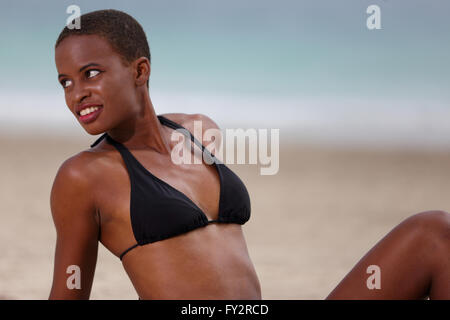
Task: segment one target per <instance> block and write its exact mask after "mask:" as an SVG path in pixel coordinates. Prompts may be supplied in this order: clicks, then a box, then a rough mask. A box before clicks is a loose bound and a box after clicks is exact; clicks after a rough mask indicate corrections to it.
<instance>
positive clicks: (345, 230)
mask: <svg viewBox="0 0 450 320" xmlns="http://www.w3.org/2000/svg"><path fill="white" fill-rule="evenodd" d="M94 140H95V139H94V138H93V137H92V136H88V135H86V137H83V138H77V139H75V138H74V139H65V140H63V139H62V138H61V137H60V138H58V137H54V138H48V137H39V136H29V137H25V136H24V137H14V138H12V137H11V136H8V135H5V134H3V135H0V146H1V157H0V177H1V180H0V191H1V193H0V197H1V198H0V214H1V220H0V237H1V241H0V246H1V257H0V299H47V298H48V294H49V292H50V287H51V281H52V272H53V254H54V248H55V238H56V233H55V230H54V226H53V221H52V219H51V212H50V202H49V195H50V189H51V186H52V183H53V179H54V177H55V174H56V171H57V170H58V167H59V165H60V164H61V163H62V162H63V161H64V160H65V159H67V158H68V157H69V156H71V155H74V154H76V153H77V152H79V151H81V150H83V149H85V148H87V147H89V144H90V143H92V142H93V141H94ZM280 152H281V154H280V171H279V173H278V174H277V175H274V176H261V175H260V174H259V169H258V166H257V165H247V166H244V165H231V168H232V169H233V170H235V171H236V173H238V175H239V176H240V177H241V178H242V180H243V181H244V182H245V183H246V185H247V187H248V190H249V193H250V196H251V201H252V218H251V220H250V222H248V223H247V224H246V225H244V232H245V236H246V239H247V245H248V249H249V252H250V256H251V258H252V260H253V262H254V265H255V268H256V271H257V273H258V276H259V279H260V282H261V287H262V294H263V298H265V299H323V298H325V297H326V296H327V294H328V293H329V292H330V291H331V290H332V289H333V288H334V287H335V286H336V285H337V283H338V282H339V281H340V279H342V277H344V276H345V274H346V273H347V272H348V271H349V270H350V269H351V268H352V267H353V266H354V264H355V263H356V262H357V261H358V260H359V259H360V258H361V257H362V256H363V255H364V254H365V253H366V252H367V251H368V250H369V249H370V248H371V247H372V246H373V245H374V244H375V243H376V242H377V241H378V240H379V239H381V237H383V236H384V235H385V234H386V233H387V232H389V231H390V230H391V229H392V228H393V227H394V226H395V225H396V224H398V223H399V222H401V221H402V220H403V219H405V218H407V217H408V216H410V215H412V214H414V213H417V212H421V211H425V210H431V209H442V210H450V197H448V192H449V190H450V151H449V152H436V151H435V152H431V151H426V152H425V151H421V152H419V151H407V150H401V149H397V150H376V149H372V150H371V149H367V148H366V149H365V150H364V149H343V148H341V149H338V148H336V149H333V148H331V147H324V146H322V147H321V146H314V145H308V144H302V145H296V146H294V145H287V144H282V145H281V148H280ZM91 299H137V295H136V293H135V291H134V289H133V287H132V285H131V282H130V281H129V279H128V277H127V275H126V273H125V271H124V270H123V268H122V265H121V263H120V260H119V259H118V258H116V257H115V256H113V255H112V254H111V253H110V252H109V251H107V250H106V249H105V248H104V247H103V246H101V245H100V247H99V258H98V262H97V270H96V274H95V279H94V284H93V288H92V294H91Z"/></svg>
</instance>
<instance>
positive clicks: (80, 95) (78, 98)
mask: <svg viewBox="0 0 450 320" xmlns="http://www.w3.org/2000/svg"><path fill="white" fill-rule="evenodd" d="M90 95H91V92H90V90H89V89H88V88H86V86H84V85H82V84H78V85H75V88H74V90H73V99H74V102H75V104H79V103H81V102H82V101H83V100H84V99H85V98H86V97H89V96H90Z"/></svg>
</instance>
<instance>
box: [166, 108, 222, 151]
mask: <svg viewBox="0 0 450 320" xmlns="http://www.w3.org/2000/svg"><path fill="white" fill-rule="evenodd" d="M162 116H164V117H166V118H167V119H169V120H172V121H174V122H176V123H178V124H180V125H181V126H183V127H184V128H186V129H187V130H189V131H190V132H191V133H192V134H193V135H194V136H195V138H197V139H198V140H199V141H202V144H204V145H207V144H208V143H210V140H205V139H207V138H206V136H205V131H206V130H210V129H216V130H220V128H219V126H218V125H217V123H216V122H214V120H212V119H211V118H210V117H208V116H206V115H204V114H201V113H194V114H187V113H165V114H162ZM196 121H200V123H201V128H202V132H201V134H202V136H201V137H200V136H198V134H199V133H198V132H196V130H194V129H195V127H194V126H195V122H196ZM214 138H215V139H217V140H214V144H215V145H216V146H220V144H221V136H220V132H219V135H218V136H217V137H216V135H214Z"/></svg>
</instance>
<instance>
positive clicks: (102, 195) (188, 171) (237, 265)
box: [87, 114, 261, 299]
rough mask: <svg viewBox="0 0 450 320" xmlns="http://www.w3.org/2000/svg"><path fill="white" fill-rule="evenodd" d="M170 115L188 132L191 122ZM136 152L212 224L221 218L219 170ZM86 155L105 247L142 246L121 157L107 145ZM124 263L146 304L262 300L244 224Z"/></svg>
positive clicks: (151, 249)
mask: <svg viewBox="0 0 450 320" xmlns="http://www.w3.org/2000/svg"><path fill="white" fill-rule="evenodd" d="M165 116H166V117H167V118H169V119H171V120H173V121H175V122H177V123H180V124H181V125H183V126H185V127H186V128H189V126H190V124H189V121H190V120H191V119H190V118H189V117H190V116H188V115H182V114H171V115H165ZM172 131H173V130H172V129H170V128H167V127H164V129H163V134H164V135H166V138H168V139H167V140H166V141H170V134H171V133H172ZM191 132H192V131H191ZM200 141H201V140H200ZM130 151H131V152H132V154H133V155H134V157H135V158H136V159H137V160H138V161H139V162H140V163H141V164H142V165H143V166H144V167H145V168H147V169H150V170H151V172H152V173H153V174H154V175H155V176H156V177H158V178H159V179H161V180H163V181H164V182H167V183H168V184H169V185H171V186H173V187H174V188H176V189H177V190H179V191H181V192H183V193H184V194H185V195H186V196H187V197H189V198H190V199H192V202H193V203H195V204H196V205H197V206H199V208H200V209H201V210H202V211H203V212H204V213H205V215H206V216H207V218H208V220H215V219H217V216H218V213H219V197H220V179H219V175H218V172H217V169H216V168H215V166H214V165H206V164H204V163H203V164H201V165H189V164H182V165H175V164H173V163H172V162H171V160H170V157H167V156H162V155H161V154H158V153H156V152H152V151H151V150H145V149H144V150H135V149H130ZM88 152H89V155H88V156H89V157H91V158H92V159H91V161H89V166H90V168H88V169H87V171H88V172H89V174H91V175H92V181H94V182H95V185H94V187H93V190H92V193H93V198H94V201H95V204H96V207H97V208H98V217H97V219H98V221H99V224H100V225H101V236H100V241H101V242H102V244H103V245H104V246H105V247H106V248H107V249H108V250H110V251H111V252H112V253H113V254H114V255H116V256H117V257H119V256H120V255H121V253H123V252H124V250H126V249H127V248H129V247H130V246H132V245H133V244H135V243H136V239H135V237H134V234H133V229H132V225H131V220H130V188H131V186H130V177H129V172H128V170H127V167H126V166H125V164H124V162H123V159H122V157H121V155H120V154H119V152H117V150H116V149H115V148H114V147H113V146H112V145H110V144H109V143H108V142H107V141H105V140H103V141H101V142H100V143H99V144H98V145H97V146H96V147H94V148H92V149H91V150H89V151H88ZM122 262H123V266H124V268H125V270H126V272H127V274H128V275H129V277H130V279H131V281H132V283H133V285H134V287H135V289H136V291H137V293H138V295H139V296H140V297H141V298H142V299H259V298H261V293H260V286H259V281H258V278H257V275H256V272H255V270H254V267H253V264H252V262H251V260H250V257H249V255H248V251H247V247H246V243H245V239H244V236H243V232H242V228H241V226H240V225H239V224H235V223H220V224H215V223H214V224H208V225H206V226H205V227H201V228H197V229H195V230H192V231H189V232H187V233H184V234H181V235H178V236H175V237H171V238H168V239H164V240H162V241H157V242H154V243H149V244H146V245H143V246H138V247H136V248H134V249H133V250H131V251H129V252H128V253H127V254H126V255H125V256H124V258H123V260H122Z"/></svg>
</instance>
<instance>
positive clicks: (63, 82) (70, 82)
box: [61, 80, 72, 88]
mask: <svg viewBox="0 0 450 320" xmlns="http://www.w3.org/2000/svg"><path fill="white" fill-rule="evenodd" d="M71 84H72V81H71V80H62V81H61V85H62V86H63V88H67V87H68V86H69V85H71Z"/></svg>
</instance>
